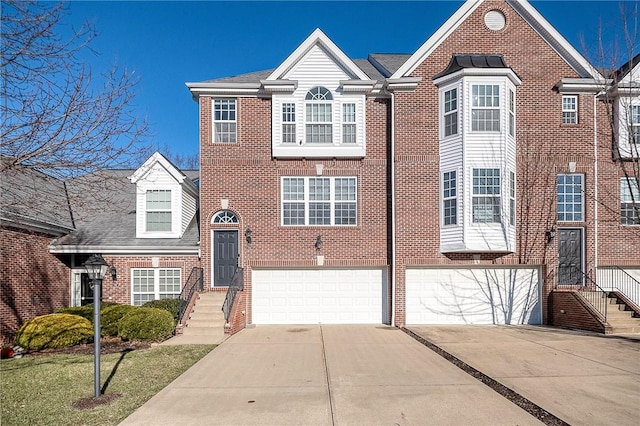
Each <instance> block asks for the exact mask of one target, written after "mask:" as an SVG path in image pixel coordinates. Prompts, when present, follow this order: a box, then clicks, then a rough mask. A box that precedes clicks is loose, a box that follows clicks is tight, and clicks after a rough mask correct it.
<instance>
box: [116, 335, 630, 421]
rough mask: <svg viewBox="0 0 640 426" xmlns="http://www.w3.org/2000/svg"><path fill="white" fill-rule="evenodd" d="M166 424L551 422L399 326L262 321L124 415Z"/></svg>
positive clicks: (214, 351)
mask: <svg viewBox="0 0 640 426" xmlns="http://www.w3.org/2000/svg"><path fill="white" fill-rule="evenodd" d="M636 373H637V371H636ZM158 424H163V425H212V424H224V425H237V424H243V425H249V424H253V425H425V424H432V425H534V424H541V423H540V422H539V421H538V420H537V419H536V418H534V417H533V416H531V415H530V414H528V413H527V412H526V411H524V410H522V409H521V408H519V407H518V406H516V405H514V404H513V403H511V402H510V401H509V400H507V399H506V398H504V397H502V396H500V395H499V394H497V393H496V392H494V391H493V390H492V389H491V388H489V387H488V386H486V385H484V384H482V383H481V382H480V381H478V380H476V379H475V378H473V377H471V376H470V375H468V374H467V373H465V372H463V371H462V370H460V369H459V368H458V367H456V366H454V365H453V364H451V363H450V362H449V361H447V360H445V359H444V358H442V357H441V356H439V355H438V354H436V353H435V352H433V351H432V350H430V349H428V348H426V347H425V346H424V345H422V344H421V343H418V342H417V341H416V340H415V339H413V338H412V337H410V336H409V335H407V334H405V333H404V332H403V331H401V330H398V329H396V328H391V327H384V326H377V327H376V326H297V327H296V326H259V327H256V328H253V329H247V330H243V331H241V332H240V333H238V334H236V335H235V336H233V337H231V338H230V339H228V340H226V341H225V342H224V343H223V344H222V345H220V346H218V347H217V348H216V349H214V350H213V351H212V352H211V353H210V354H208V355H207V356H206V357H204V358H203V359H202V360H200V362H198V363H197V364H196V365H194V366H193V367H192V368H191V369H189V370H188V371H187V372H185V373H184V374H183V375H182V376H180V377H179V378H178V379H176V380H175V381H174V382H172V383H171V384H170V385H169V386H167V387H166V388H164V389H163V390H162V391H160V392H159V393H158V394H157V395H156V396H154V397H153V398H152V399H151V400H149V401H148V402H147V403H146V404H144V405H143V406H142V407H140V408H139V409H138V410H137V411H136V412H134V413H133V414H132V415H131V416H129V417H128V418H127V419H125V420H124V421H123V422H122V425H158ZM601 424H602V423H601Z"/></svg>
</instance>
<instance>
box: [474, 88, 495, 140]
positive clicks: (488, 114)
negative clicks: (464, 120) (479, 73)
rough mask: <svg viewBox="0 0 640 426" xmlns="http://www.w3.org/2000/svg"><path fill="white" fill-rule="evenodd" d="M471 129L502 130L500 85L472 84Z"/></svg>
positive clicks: (478, 130)
mask: <svg viewBox="0 0 640 426" xmlns="http://www.w3.org/2000/svg"><path fill="white" fill-rule="evenodd" d="M471 102H472V104H471V130H473V131H474V132H499V131H500V86H499V85H497V84H474V85H472V86H471Z"/></svg>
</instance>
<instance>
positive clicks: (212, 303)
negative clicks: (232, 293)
mask: <svg viewBox="0 0 640 426" xmlns="http://www.w3.org/2000/svg"><path fill="white" fill-rule="evenodd" d="M225 296H226V293H225V292H218V291H216V292H213V291H211V292H206V293H200V295H198V298H197V299H196V302H195V305H194V306H193V310H192V311H191V313H188V314H186V315H185V317H186V320H184V322H185V325H184V327H183V328H182V334H178V335H176V336H174V337H173V338H171V339H169V340H167V341H166V342H163V344H167V345H194V344H206V345H211V344H213V345H217V344H219V343H222V342H223V341H224V340H225V339H226V338H227V335H226V334H225V333H224V314H223V313H222V304H223V303H224V298H225Z"/></svg>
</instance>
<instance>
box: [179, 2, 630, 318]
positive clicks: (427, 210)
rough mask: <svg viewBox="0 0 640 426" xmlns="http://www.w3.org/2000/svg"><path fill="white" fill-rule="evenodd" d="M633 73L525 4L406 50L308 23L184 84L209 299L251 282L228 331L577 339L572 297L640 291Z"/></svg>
mask: <svg viewBox="0 0 640 426" xmlns="http://www.w3.org/2000/svg"><path fill="white" fill-rule="evenodd" d="M634 67H635V70H634ZM637 67H638V66H637V61H633V63H632V66H631V67H627V69H626V70H625V69H623V70H621V71H623V72H622V73H620V72H619V73H617V74H613V77H616V78H617V80H611V79H610V78H611V77H612V76H611V75H609V74H608V73H604V72H600V71H598V70H596V69H595V68H594V67H593V66H592V65H591V64H590V63H589V62H587V60H586V59H585V58H584V57H583V56H582V55H581V54H580V53H579V52H578V51H577V50H576V49H575V48H574V47H572V46H571V45H570V44H569V43H568V42H567V41H566V40H565V39H564V38H563V37H562V35H560V34H559V33H558V32H557V31H556V30H555V29H554V28H553V27H552V26H551V25H550V24H549V22H547V21H546V20H545V19H544V17H542V16H541V15H540V14H539V13H538V12H537V11H536V10H535V9H534V8H533V7H532V6H531V5H530V4H529V3H528V2H526V1H517V2H516V1H506V2H505V1H492V0H487V1H479V0H471V1H467V2H466V3H464V4H463V5H462V6H461V7H460V9H459V10H458V11H457V12H456V13H455V14H454V15H452V16H451V17H450V19H449V20H448V21H447V22H446V23H445V24H444V25H443V26H442V27H441V28H439V29H437V31H436V32H435V33H433V35H431V37H429V38H428V40H427V41H426V42H425V43H424V44H423V45H422V46H421V47H420V48H419V49H418V50H417V51H416V52H415V53H413V54H407V55H400V54H372V55H370V56H369V57H368V58H367V59H352V58H349V57H348V56H347V55H346V54H345V53H344V52H343V51H342V50H340V48H339V47H338V46H337V45H336V44H335V43H334V42H333V41H332V40H331V39H329V37H328V36H327V35H326V34H324V33H323V32H322V31H321V30H320V29H317V30H315V31H314V32H313V33H312V34H311V35H310V36H309V37H308V38H307V39H306V40H304V41H303V42H302V44H300V45H299V46H298V47H297V48H296V49H295V50H294V51H293V52H292V53H291V55H290V56H288V57H287V58H286V59H285V60H284V61H283V62H282V63H281V64H280V65H279V66H277V67H276V68H275V69H271V70H266V71H259V72H252V73H248V74H243V75H239V76H233V77H228V78H220V79H215V80H209V81H204V82H197V83H187V86H188V88H189V90H190V91H191V93H192V95H193V98H194V100H196V102H198V104H199V114H200V154H201V175H202V179H201V185H200V189H201V193H200V196H201V205H200V208H201V250H202V260H203V267H204V268H205V276H206V278H205V281H206V284H207V286H210V287H211V288H216V287H223V288H224V287H226V286H228V285H229V283H230V281H231V279H232V275H233V273H234V271H237V272H238V273H240V274H242V276H243V280H244V291H243V292H241V293H240V298H239V301H238V303H237V305H238V306H237V307H236V309H235V310H234V315H233V321H232V322H233V323H234V325H233V327H234V328H238V327H242V326H245V325H247V324H310V323H374V324H377V323H384V324H392V325H398V326H402V325H405V324H543V323H544V324H551V323H554V322H555V323H557V324H559V325H567V326H579V324H577V325H576V324H574V323H572V322H571V321H573V319H572V320H568V319H566V318H564V319H563V318H562V317H560V316H559V314H558V313H557V312H556V313H554V312H553V311H554V309H553V304H554V303H561V302H562V301H563V300H564V298H565V295H564V294H563V292H562V291H561V290H566V289H572V288H575V287H576V286H592V287H593V286H595V284H596V283H598V285H599V286H600V287H601V288H605V289H606V288H611V287H612V286H615V281H617V280H619V279H620V277H622V276H626V275H627V274H629V275H631V276H633V277H635V279H636V280H637V279H639V278H640V256H638V255H637V253H638V249H639V248H640V232H639V229H638V226H637V225H638V216H637V201H638V189H637V176H636V175H634V174H633V173H634V172H633V167H625V165H626V166H630V165H632V164H634V161H633V159H634V158H637V145H636V144H635V140H634V139H633V138H631V137H629V136H630V135H633V134H636V135H637V133H634V131H635V130H633V129H636V127H634V128H633V129H632V131H631V134H629V129H628V127H629V126H633V125H635V124H637V121H638V117H637V114H636V115H633V114H635V113H636V112H637V111H636V109H638V108H640V107H638V106H635V105H637V103H638V93H637V91H634V90H636V89H630V90H626V89H624V90H623V86H624V85H625V84H626V86H624V87H627V88H628V87H631V86H632V83H633V81H631V78H632V76H633V75H634V72H633V71H636V72H637ZM622 74H624V75H622ZM625 79H626V80H625ZM625 81H626V83H625ZM631 104H633V105H631ZM621 111H622V112H624V111H629V112H633V114H631V116H630V118H629V120H631V121H625V118H624V117H623V115H624V114H621ZM611 112H613V113H611ZM609 117H611V119H610V118H609ZM634 117H635V118H634ZM625 123H627V124H629V126H627V124H625ZM625 132H627V133H626V136H625ZM612 134H613V136H612ZM612 146H613V147H616V149H612ZM617 154H621V155H617ZM634 156H635V157H634ZM624 170H627V175H625V172H624ZM629 171H631V172H630V174H631V178H632V179H630V180H627V179H626V178H625V176H628V175H629ZM221 216H222V217H225V218H231V219H230V220H228V221H221V220H220V219H219V218H220V217H221ZM236 266H238V267H239V269H237V270H236ZM553 295H555V297H553ZM572 297H573V296H572ZM637 303H638V302H637V301H636V304H637ZM559 310H560V309H558V311H559ZM562 311H563V312H564V310H562ZM574 319H575V318H574ZM578 322H579V321H578ZM589 327H590V326H589ZM592 328H593V327H592ZM596 328H597V327H596Z"/></svg>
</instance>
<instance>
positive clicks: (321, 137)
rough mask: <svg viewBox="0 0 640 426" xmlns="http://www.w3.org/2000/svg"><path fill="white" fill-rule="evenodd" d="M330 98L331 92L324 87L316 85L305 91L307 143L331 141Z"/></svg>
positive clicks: (331, 98) (331, 97)
mask: <svg viewBox="0 0 640 426" xmlns="http://www.w3.org/2000/svg"><path fill="white" fill-rule="evenodd" d="M332 100H333V96H331V92H330V91H329V90H328V89H327V88H325V87H321V86H316V87H314V88H313V89H311V90H309V91H308V92H307V96H306V97H305V108H306V117H305V118H306V136H307V138H306V142H307V143H331V142H332V141H333V125H332V118H331V115H332V113H331V107H332V104H331V101H332Z"/></svg>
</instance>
